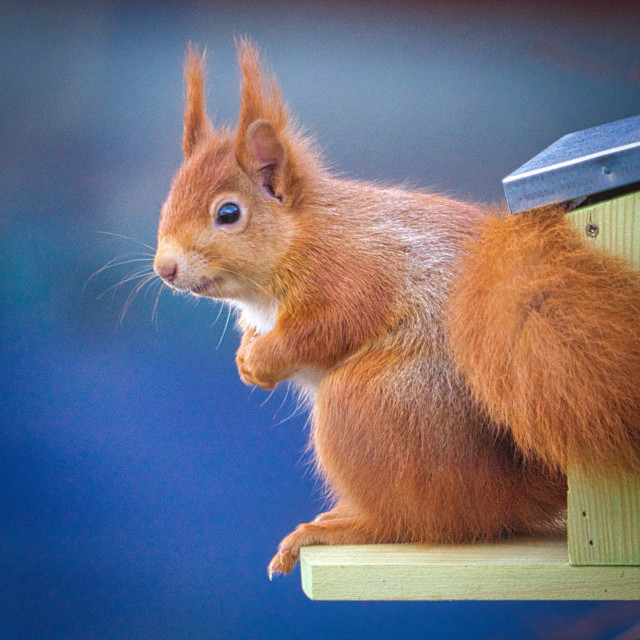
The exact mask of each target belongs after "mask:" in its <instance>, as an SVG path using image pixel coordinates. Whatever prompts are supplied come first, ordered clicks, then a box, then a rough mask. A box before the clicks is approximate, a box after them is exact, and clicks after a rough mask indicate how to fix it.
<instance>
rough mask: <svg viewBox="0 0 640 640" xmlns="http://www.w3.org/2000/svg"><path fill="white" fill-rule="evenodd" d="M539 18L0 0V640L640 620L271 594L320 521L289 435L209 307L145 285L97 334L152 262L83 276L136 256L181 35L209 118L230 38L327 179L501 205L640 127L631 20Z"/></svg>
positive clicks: (282, 587)
mask: <svg viewBox="0 0 640 640" xmlns="http://www.w3.org/2000/svg"><path fill="white" fill-rule="evenodd" d="M558 4H559V5H561V6H558V7H555V8H554V7H553V5H551V4H549V5H544V4H540V3H536V4H535V6H534V5H533V4H531V5H523V4H517V3H514V2H504V3H493V4H491V3H485V4H483V5H482V7H483V8H482V9H479V8H477V7H474V6H472V5H465V4H464V3H461V2H456V3H455V5H452V6H447V5H446V4H439V5H437V4H432V5H420V6H418V7H411V5H409V4H407V5H404V4H400V3H389V2H385V3H379V4H366V5H365V4H363V3H360V4H349V3H345V2H340V3H339V2H323V3H317V4H313V3H295V4H290V5H287V4H276V5H273V6H270V7H269V6H268V5H264V6H263V5H260V4H258V3H255V4H238V3H233V4H228V5H225V4H215V3H204V2H200V3H176V4H168V3H155V4H151V3H149V4H124V3H123V4H120V3H114V2H98V3H83V4H82V5H78V6H76V5H74V4H73V3H70V4H64V3H58V4H57V6H56V7H55V8H54V7H53V5H51V6H50V5H46V4H28V3H15V4H13V3H3V4H0V25H1V33H2V35H1V36H0V39H1V42H2V53H1V54H0V56H1V57H0V86H1V87H2V99H1V100H0V114H1V117H0V133H1V136H0V139H1V140H2V143H1V144H0V159H1V171H0V193H1V196H0V225H1V226H0V228H1V232H0V274H1V277H0V299H1V303H0V304H1V309H2V323H1V325H0V326H1V336H0V348H1V367H2V368H1V376H2V377H1V381H2V382H1V384H2V389H1V391H0V394H1V399H2V401H1V403H0V405H1V406H0V411H1V421H0V425H1V429H0V564H1V566H0V637H2V638H18V639H22V638H24V639H30V638H34V639H35V638H55V639H57V638H73V639H78V638H80V639H84V638H87V639H93V638H95V639H101V640H102V639H112V638H113V639H131V638H154V639H164V638H294V637H300V638H339V637H346V638H367V639H368V640H372V639H373V638H389V637H399V638H412V637H420V638H426V637H434V638H467V639H475V638H488V639H493V640H499V639H510V638H525V639H527V638H532V639H533V638H545V639H554V638H555V639H573V638H580V639H582V640H584V639H589V638H615V637H618V636H619V634H622V633H623V632H624V631H625V630H626V629H628V628H630V627H632V626H633V625H636V624H639V623H640V608H639V606H638V604H637V603H635V604H634V603H631V604H623V603H609V604H596V603H444V602H441V603H314V602H310V601H308V600H307V599H306V597H305V596H304V595H303V594H302V592H301V589H300V584H299V575H298V570H297V569H296V573H295V574H294V575H293V576H291V577H288V578H281V579H278V580H277V581H274V582H273V583H270V582H269V581H268V580H267V576H266V570H265V568H266V564H267V562H268V561H269V559H270V558H271V556H272V554H273V553H274V552H275V549H276V545H277V543H278V542H279V540H280V538H281V537H282V536H283V535H284V534H286V533H288V532H289V531H290V530H291V529H292V528H293V527H294V526H295V525H296V524H297V523H298V522H301V521H305V520H308V519H310V518H313V517H314V516H315V514H316V513H317V512H319V511H320V510H321V508H322V504H321V492H320V490H319V486H318V482H317V480H316V479H314V477H313V475H312V473H311V470H310V468H309V465H308V460H307V458H306V457H305V454H304V447H305V443H306V427H305V421H306V416H305V415H300V414H299V413H298V414H296V412H295V409H296V405H295V400H294V399H293V398H292V395H291V394H289V395H288V396H287V394H286V389H284V388H283V389H279V390H277V391H276V393H274V394H273V396H271V397H269V394H267V393H266V392H263V391H261V390H255V391H251V390H250V389H248V388H247V387H245V386H243V385H242V383H241V382H240V380H239V379H238V376H237V372H236V370H235V366H234V360H233V354H234V352H235V349H236V347H237V343H238V340H237V336H236V334H235V332H234V331H233V330H232V328H231V326H230V327H229V329H228V330H227V331H226V333H225V331H224V327H225V324H226V321H227V315H226V311H223V312H222V314H221V315H220V317H219V318H218V320H217V322H214V321H215V319H216V316H217V315H218V308H217V306H216V305H215V304H213V303H209V302H207V301H203V302H200V304H193V302H192V301H190V300H188V299H185V298H181V297H179V296H173V295H171V294H170V292H169V291H168V290H165V291H164V292H163V293H162V294H161V295H160V298H159V300H158V305H157V317H154V318H152V311H153V308H154V304H155V302H156V296H157V293H158V291H159V288H158V284H151V285H150V286H149V287H148V288H145V289H144V290H143V291H142V292H141V293H140V295H138V296H137V297H136V298H135V299H134V300H133V302H132V304H131V306H130V308H129V310H128V312H127V313H126V315H125V316H124V318H123V319H122V321H120V316H121V312H122V311H123V308H124V307H125V305H126V303H127V298H128V296H129V293H130V292H131V291H132V288H133V286H134V285H135V283H136V282H137V281H135V280H134V281H130V282H126V283H123V284H122V285H120V286H114V285H117V283H119V282H120V280H122V279H126V278H127V276H128V275H131V274H132V273H133V272H135V271H136V269H137V268H139V267H145V266H149V265H150V263H149V262H131V263H129V264H126V265H123V266H121V267H114V268H112V269H105V270H104V271H102V272H100V273H99V274H97V275H96V276H95V277H93V278H90V276H91V274H92V273H94V272H95V271H96V270H98V269H100V268H101V267H102V266H104V265H105V264H107V263H108V262H109V261H110V260H111V259H112V258H115V257H118V256H122V258H121V260H123V261H126V260H134V259H138V258H145V257H148V256H143V255H140V254H137V253H132V252H138V251H142V252H148V249H147V248H146V247H144V246H142V245H140V244H137V242H136V241H141V242H143V243H146V244H148V245H151V246H153V245H154V243H155V227H156V223H157V217H158V212H159V208H160V205H161V203H162V201H163V200H164V197H165V194H166V192H167V190H168V187H169V184H170V181H171V178H172V176H173V174H174V172H175V171H176V169H177V168H178V166H179V165H180V162H181V159H182V158H181V150H180V136H181V127H182V124H181V117H182V103H183V87H182V57H183V54H184V52H185V49H186V45H187V42H188V41H190V40H191V41H194V42H195V43H198V44H199V45H200V46H205V45H206V47H207V51H208V59H209V83H208V90H207V94H208V98H209V111H210V113H211V115H212V116H214V117H215V119H216V121H217V122H218V123H220V122H230V123H232V122H234V121H235V117H236V112H237V93H238V91H237V86H238V75H237V69H236V64H235V59H234V58H235V52H234V46H233V37H234V35H243V34H247V35H249V36H250V37H251V38H253V39H254V40H255V41H256V42H257V43H258V44H259V45H260V46H261V48H262V49H263V51H264V52H265V53H266V54H267V57H268V60H269V64H270V66H271V68H272V69H273V70H274V71H275V72H276V73H277V75H278V77H279V79H280V83H281V87H282V90H283V93H284V95H285V96H286V98H287V100H288V101H289V103H290V105H291V108H292V110H293V112H294V113H295V114H297V116H298V117H299V119H300V121H301V122H303V123H304V124H305V125H306V126H307V127H308V128H309V129H310V130H311V131H313V132H314V133H315V134H316V137H317V140H318V142H319V143H320V145H321V146H322V147H323V148H324V149H325V150H326V154H327V157H328V159H329V160H330V161H331V163H332V165H333V166H335V167H336V169H339V170H340V171H344V172H346V173H347V174H348V175H350V176H352V177H355V178H366V179H380V180H384V181H392V182H401V181H408V182H409V183H411V184H415V185H418V186H431V187H433V188H435V189H438V190H441V191H445V192H449V193H451V194H453V195H455V196H458V197H461V198H467V199H473V200H479V201H498V200H500V199H501V198H502V193H501V185H500V180H501V178H502V177H503V176H504V175H506V174H508V173H510V172H511V171H512V170H513V169H515V168H516V167H518V166H520V165H521V164H522V163H524V162H525V161H526V160H528V159H529V158H530V157H532V156H533V155H535V154H536V153H537V152H538V151H540V150H541V149H542V148H544V147H545V146H547V145H548V144H550V143H551V142H553V141H554V140H555V139H556V138H558V137H559V136H561V135H563V134H565V133H567V132H569V131H574V130H577V129H582V128H584V127H588V126H593V125H596V124H601V123H603V122H608V121H611V120H615V119H618V118H623V117H627V116H631V115H635V114H637V113H640V57H639V55H638V53H639V45H638V42H640V38H639V36H640V10H639V9H638V5H637V4H635V3H633V4H632V3H629V4H626V5H625V4H621V3H616V2H606V3H605V2H599V3H594V4H593V5H590V4H589V3H579V4H575V5H572V4H571V3H558ZM100 232H110V233H113V234H122V235H124V236H128V237H130V238H132V240H124V239H121V238H118V237H116V236H112V235H105V234H103V233H100ZM112 287H113V288H112ZM231 324H232V323H231ZM218 344H219V348H218ZM292 414H294V415H293V416H292ZM629 637H631V636H629Z"/></svg>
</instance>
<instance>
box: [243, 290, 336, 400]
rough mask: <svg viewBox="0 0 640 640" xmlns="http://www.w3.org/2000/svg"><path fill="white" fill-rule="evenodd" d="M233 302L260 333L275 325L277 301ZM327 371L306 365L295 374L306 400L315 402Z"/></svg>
mask: <svg viewBox="0 0 640 640" xmlns="http://www.w3.org/2000/svg"><path fill="white" fill-rule="evenodd" d="M232 304H233V306H234V307H236V308H237V309H238V310H239V311H240V314H241V319H242V322H243V324H245V325H248V326H250V327H252V328H253V329H255V331H256V332H257V333H258V335H264V334H265V333H269V331H271V330H272V329H273V328H274V327H275V325H276V318H277V315H278V305H277V303H276V302H275V301H274V302H273V303H270V304H265V303H263V302H246V301H242V302H240V301H236V300H234V301H233V303H232ZM325 373H326V371H324V370H321V369H318V368H316V367H307V366H304V367H300V369H299V370H298V372H297V373H296V374H295V375H294V376H293V381H294V382H295V383H296V384H297V385H298V387H299V389H300V391H301V392H302V395H303V398H304V400H305V401H306V402H311V403H312V402H313V400H314V398H315V395H316V392H317V390H318V386H319V385H320V383H321V382H322V378H323V377H324V375H325Z"/></svg>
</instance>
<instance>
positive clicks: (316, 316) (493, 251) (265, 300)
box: [156, 41, 640, 573]
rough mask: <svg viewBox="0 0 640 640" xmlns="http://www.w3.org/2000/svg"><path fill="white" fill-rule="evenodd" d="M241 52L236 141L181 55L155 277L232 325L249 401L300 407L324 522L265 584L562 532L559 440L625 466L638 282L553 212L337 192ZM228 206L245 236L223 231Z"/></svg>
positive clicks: (634, 386)
mask: <svg viewBox="0 0 640 640" xmlns="http://www.w3.org/2000/svg"><path fill="white" fill-rule="evenodd" d="M238 48H239V60H240V68H241V72H242V84H241V108H240V119H239V123H238V126H237V129H236V131H234V132H232V131H229V130H226V129H215V128H214V127H213V125H212V124H211V123H210V122H209V121H208V119H207V118H206V115H205V113H204V97H203V86H204V83H203V61H202V60H201V59H200V58H198V57H197V55H196V54H195V52H194V51H193V50H190V52H189V54H188V56H187V63H186V66H185V77H186V82H187V97H188V104H187V108H186V111H185V135H184V142H183V146H184V148H185V156H186V160H185V163H184V165H183V166H182V168H181V169H180V171H179V172H178V175H177V176H176V178H175V180H174V183H173V185H172V188H171V191H170V193H169V196H168V198H167V201H166V203H165V205H164V206H163V209H162V214H161V219H160V225H159V230H158V251H157V255H156V270H157V272H158V274H159V275H161V276H162V277H164V278H165V279H166V280H167V282H168V284H170V285H171V286H172V287H174V288H176V289H180V290H184V291H190V292H191V293H193V294H196V295H202V296H208V297H212V298H218V299H224V300H226V301H228V302H229V303H230V304H232V305H233V306H235V307H236V308H237V309H238V310H239V312H240V313H239V319H238V325H239V327H240V328H241V330H242V331H243V337H242V340H241V344H240V348H239V350H238V353H237V364H238V370H239V372H240V375H241V377H242V379H243V380H244V381H245V382H246V383H248V384H257V385H260V386H262V387H264V388H273V387H274V386H275V385H276V384H277V383H278V382H280V381H281V380H284V379H286V378H293V379H294V380H295V381H296V382H297V383H298V385H299V387H300V388H301V391H302V392H303V393H305V394H306V395H307V397H308V399H309V400H310V401H311V402H312V405H313V406H312V419H313V429H312V438H311V449H312V450H313V452H314V459H315V462H316V466H317V469H318V472H319V473H320V474H321V475H322V477H323V478H324V479H325V481H326V485H327V492H328V495H329V496H330V497H331V500H332V503H333V509H331V510H329V511H328V512H327V513H325V514H321V515H320V516H319V517H318V518H317V519H316V520H315V521H314V522H311V523H305V524H302V525H300V526H299V527H298V528H297V529H296V530H295V531H294V532H293V533H291V534H290V535H289V536H287V537H286V538H285V539H284V540H283V541H282V543H281V545H280V548H279V550H278V553H277V554H276V556H275V557H274V559H273V560H272V562H271V564H270V565H269V571H270V573H275V572H280V571H283V572H288V571H290V570H291V569H292V568H293V566H294V564H295V562H296V560H297V558H298V554H299V550H300V547H301V546H302V545H304V544H319V543H322V544H340V543H351V544H355V543H362V542H374V541H379V542H382V541H421V542H429V541H455V542H459V541H463V540H477V539H486V538H495V537H499V536H503V535H510V534H518V533H528V532H529V533H530V532H543V531H549V530H552V529H554V528H557V527H558V526H560V523H561V518H562V510H563V508H564V506H565V501H566V480H565V476H564V472H565V467H566V453H565V452H566V445H567V441H568V440H569V439H570V440H571V441H572V443H574V444H575V451H576V452H577V455H579V456H580V458H581V460H582V461H583V462H585V463H596V464H598V466H599V467H604V466H605V465H606V466H611V465H612V464H613V465H616V464H617V465H618V466H621V467H624V468H632V469H633V468H637V466H638V461H639V459H640V453H639V451H638V442H639V441H640V433H639V431H640V428H639V417H638V406H639V404H640V403H639V402H638V400H639V398H638V389H640V372H639V367H640V349H639V347H638V330H637V322H636V319H637V317H638V310H639V300H640V283H639V282H638V277H637V276H636V275H634V274H632V273H630V272H629V271H628V270H626V269H625V268H624V267H623V266H622V265H621V264H619V263H618V262H616V261H615V260H613V259H609V258H605V257H603V256H599V255H596V254H594V253H592V252H590V251H588V250H587V249H584V248H583V247H582V245H581V244H580V243H579V241H578V240H577V239H576V238H575V237H574V235H573V234H572V233H571V232H570V231H568V229H567V228H566V227H565V225H564V223H563V222H562V219H561V216H560V215H559V214H558V213H551V214H549V215H547V216H546V217H534V216H532V215H528V214H527V215H522V216H517V217H512V218H503V217H499V216H496V215H491V214H490V213H489V212H487V211H486V210H485V209H483V208H482V207H478V206H475V205H471V204H467V203H463V202H459V201H456V200H453V199H450V198H446V197H443V196H439V195H435V194H430V193H425V192H420V191H410V190H406V189H402V188H381V187H378V186H376V185H372V184H367V183H362V182H354V181H347V180H342V179H338V178H336V177H335V176H333V175H331V174H330V173H329V172H328V171H327V170H326V169H325V168H324V167H323V165H322V163H321V161H320V159H319V156H318V154H317V153H316V151H315V150H314V148H313V145H311V143H310V142H309V141H308V140H307V139H306V138H305V137H304V136H303V135H301V133H300V132H299V130H297V129H296V127H295V125H294V124H293V123H292V121H291V119H290V117H289V114H288V109H287V107H286V105H285V104H284V102H283V101H282V98H281V96H280V92H279V90H278V88H277V84H276V82H275V80H274V79H273V78H271V77H269V76H268V74H266V73H265V71H264V69H263V68H262V67H261V65H260V62H259V58H258V55H257V53H256V51H255V49H254V48H253V47H252V46H251V45H250V44H249V43H248V42H246V41H242V42H240V43H239V47H238ZM229 202H231V203H233V204H234V206H237V208H238V211H239V213H238V218H237V220H235V221H234V222H233V223H229V224H227V223H221V222H220V220H219V218H218V217H217V216H218V214H219V212H220V207H221V206H222V205H223V204H225V203H229ZM592 396H593V397H592Z"/></svg>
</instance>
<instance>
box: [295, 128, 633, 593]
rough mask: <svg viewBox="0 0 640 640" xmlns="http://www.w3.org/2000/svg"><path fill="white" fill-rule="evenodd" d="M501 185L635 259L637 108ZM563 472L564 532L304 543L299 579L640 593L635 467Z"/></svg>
mask: <svg viewBox="0 0 640 640" xmlns="http://www.w3.org/2000/svg"><path fill="white" fill-rule="evenodd" d="M503 186H504V191H505V195H506V199H507V203H508V205H509V209H510V210H511V213H513V214H517V213H520V212H522V211H525V210H530V209H534V208H540V207H544V206H548V205H552V204H559V203H566V206H567V211H568V213H567V219H568V221H569V223H570V224H571V225H572V226H574V227H575V228H576V229H577V230H578V231H579V232H580V233H581V235H582V236H583V237H584V241H585V242H587V243H589V244H591V245H593V246H594V247H595V248H596V249H598V250H603V251H610V252H611V253H613V254H616V255H618V256H621V257H622V258H624V259H625V260H627V261H628V262H629V264H631V265H632V267H633V268H635V269H640V116H636V117H633V118H627V119H625V120H619V121H617V122H612V123H608V124H605V125H601V126H599V127H594V128H591V129H586V130H584V131H578V132H576V133H572V134H569V135H566V136H564V137H563V138H560V139H559V140H558V141H557V142H555V143H554V144H552V145H551V146H550V147H548V148H547V149H545V150H544V151H543V152H541V153H540V154H538V155H537V156H536V157H535V158H533V159H532V160H530V161H529V162H527V163H526V164H525V165H523V166H522V167H520V168H519V169H518V170H516V171H514V172H513V173H512V174H511V175H509V176H507V177H506V178H505V179H504V180H503ZM638 323H639V325H638V326H639V328H638V330H639V331H640V318H638ZM570 459H571V456H570V455H569V460H570ZM568 483H569V492H568V496H567V500H568V507H567V535H566V536H564V535H563V536H556V537H550V538H535V539H534V538H530V539H513V540H508V541H504V542H496V543H490V544H489V543H486V544H485V543H479V544H468V545H424V546H421V545H413V544H380V545H359V546H314V547H304V548H303V549H302V553H301V558H300V570H301V576H302V588H303V590H304V592H305V593H306V594H307V596H309V597H310V598H311V599H314V600H640V476H632V475H618V476H617V477H615V479H605V478H603V477H601V476H600V475H599V474H597V473H596V472H588V471H587V472H580V471H579V470H578V468H577V466H575V467H574V466H572V465H571V462H569V469H568Z"/></svg>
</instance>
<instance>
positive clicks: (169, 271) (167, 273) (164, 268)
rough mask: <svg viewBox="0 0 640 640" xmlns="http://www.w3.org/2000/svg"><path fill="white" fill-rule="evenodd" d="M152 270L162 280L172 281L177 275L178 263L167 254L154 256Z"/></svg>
mask: <svg viewBox="0 0 640 640" xmlns="http://www.w3.org/2000/svg"><path fill="white" fill-rule="evenodd" d="M153 270H154V271H155V272H156V274H157V275H159V276H160V277H161V278H162V279H163V280H166V281H168V282H173V281H174V280H175V279H176V276H177V275H178V263H177V262H176V261H175V260H174V259H173V258H169V257H167V256H156V259H155V260H154V261H153Z"/></svg>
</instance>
